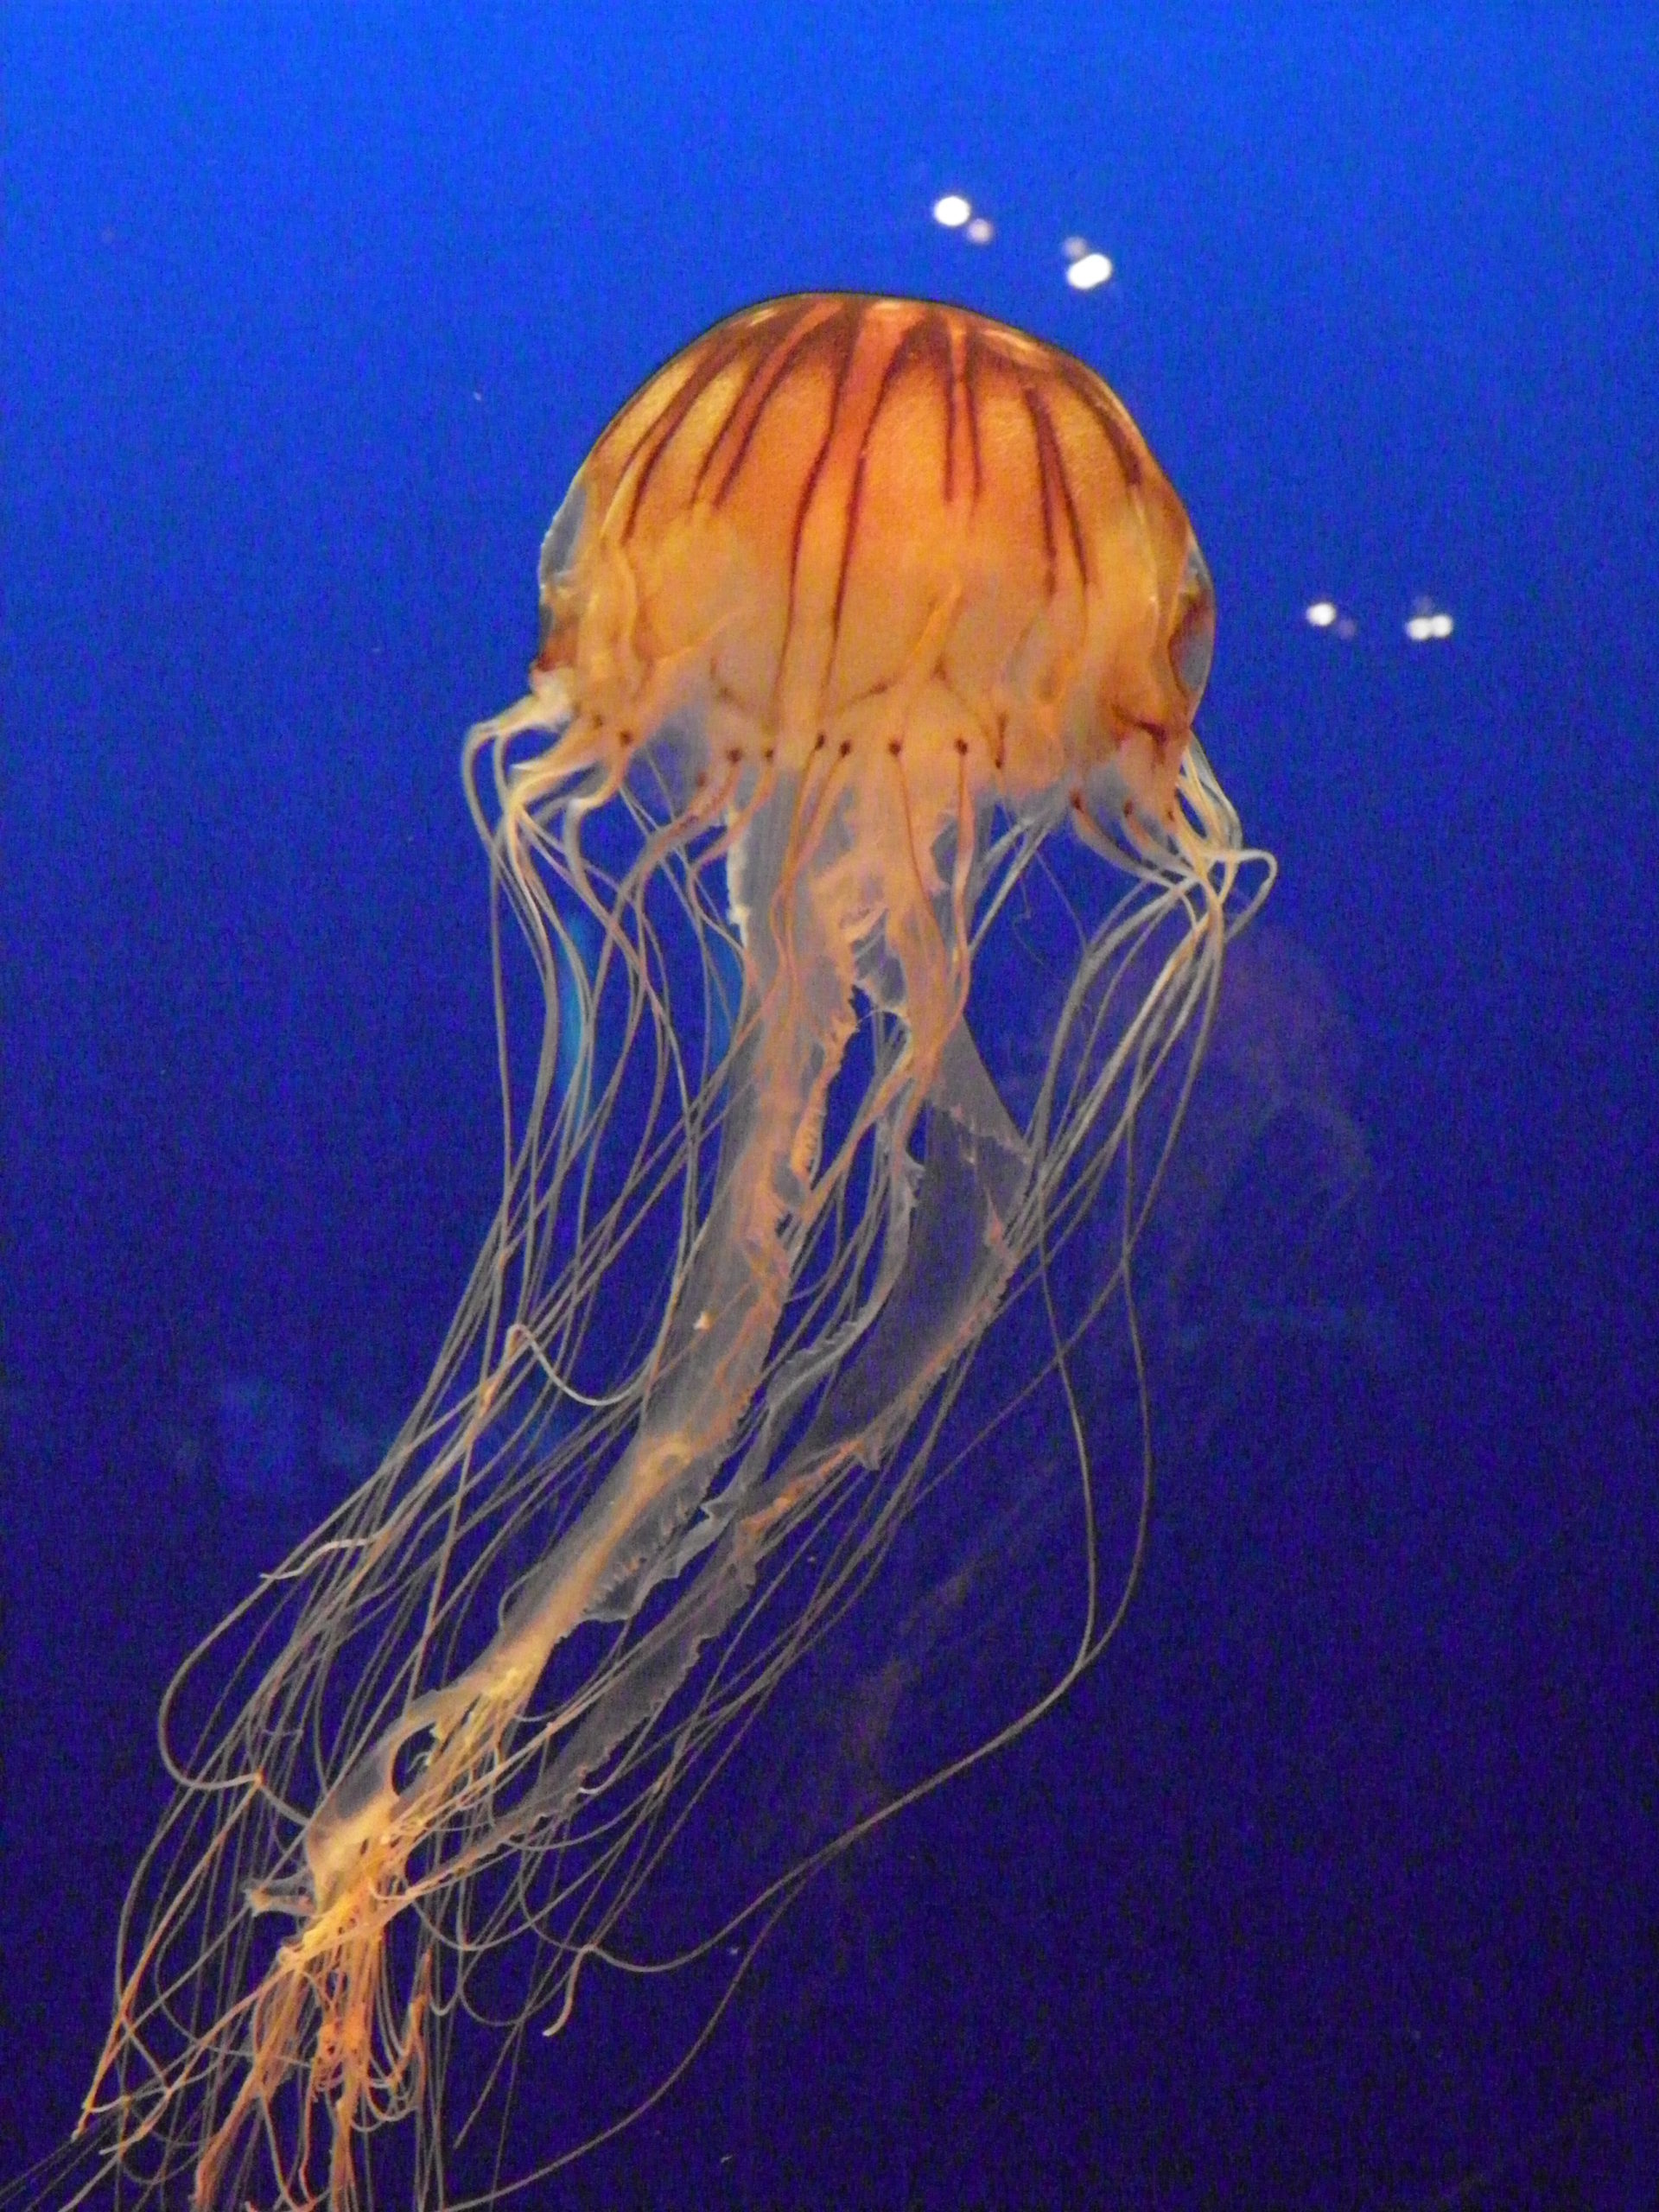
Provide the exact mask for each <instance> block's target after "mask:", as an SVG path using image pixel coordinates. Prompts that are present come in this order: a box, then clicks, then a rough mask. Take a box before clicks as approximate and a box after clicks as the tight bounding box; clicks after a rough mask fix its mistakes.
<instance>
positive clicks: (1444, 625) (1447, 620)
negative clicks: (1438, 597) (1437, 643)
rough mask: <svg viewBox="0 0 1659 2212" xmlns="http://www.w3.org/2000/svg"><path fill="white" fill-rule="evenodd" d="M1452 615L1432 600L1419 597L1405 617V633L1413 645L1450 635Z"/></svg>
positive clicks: (1424, 643)
mask: <svg viewBox="0 0 1659 2212" xmlns="http://www.w3.org/2000/svg"><path fill="white" fill-rule="evenodd" d="M1406 635H1407V637H1408V638H1409V639H1411V642H1412V644H1413V645H1427V644H1429V643H1430V642H1431V640H1436V639H1442V638H1449V637H1450V636H1451V635H1452V617H1451V616H1450V615H1449V614H1448V613H1446V610H1445V608H1444V607H1436V606H1435V605H1434V603H1433V601H1432V600H1427V599H1420V600H1419V601H1417V603H1416V607H1415V608H1414V612H1413V613H1411V614H1410V615H1409V616H1408V618H1407V621H1406Z"/></svg>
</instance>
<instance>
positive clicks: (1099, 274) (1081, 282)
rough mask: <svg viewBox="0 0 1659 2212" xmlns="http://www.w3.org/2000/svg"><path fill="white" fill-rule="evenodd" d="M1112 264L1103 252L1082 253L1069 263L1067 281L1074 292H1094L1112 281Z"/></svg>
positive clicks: (1066, 274)
mask: <svg viewBox="0 0 1659 2212" xmlns="http://www.w3.org/2000/svg"><path fill="white" fill-rule="evenodd" d="M1111 274H1112V264H1111V261H1110V258H1109V256H1107V255H1106V254H1103V253H1093V252H1090V253H1080V254H1079V255H1078V256H1077V259H1076V260H1075V261H1073V262H1071V263H1069V264H1067V267H1066V271H1065V281H1066V283H1068V284H1069V285H1070V286H1071V289H1072V290H1073V291H1074V292H1092V291H1094V290H1095V289H1096V288H1097V287H1098V286H1099V285H1102V284H1104V283H1109V281H1110V278H1111Z"/></svg>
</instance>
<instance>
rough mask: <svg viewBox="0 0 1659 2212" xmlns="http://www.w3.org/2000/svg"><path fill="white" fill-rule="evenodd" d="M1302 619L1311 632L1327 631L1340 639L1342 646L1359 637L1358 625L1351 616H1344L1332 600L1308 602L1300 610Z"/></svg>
mask: <svg viewBox="0 0 1659 2212" xmlns="http://www.w3.org/2000/svg"><path fill="white" fill-rule="evenodd" d="M1302 618H1303V620H1305V621H1306V624H1307V626H1308V627H1309V629H1311V630H1329V631H1330V632H1331V634H1332V637H1335V638H1340V639H1342V641H1343V643H1344V645H1346V644H1347V643H1348V641H1349V640H1350V639H1352V638H1357V636H1358V635H1359V625H1358V623H1357V622H1356V621H1355V620H1354V618H1353V616H1352V615H1351V614H1344V613H1343V611H1342V609H1341V607H1338V605H1337V602H1336V601H1335V600H1334V599H1315V600H1310V601H1309V602H1308V604H1307V605H1306V607H1304V608H1303V609H1302Z"/></svg>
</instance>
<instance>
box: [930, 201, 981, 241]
mask: <svg viewBox="0 0 1659 2212" xmlns="http://www.w3.org/2000/svg"><path fill="white" fill-rule="evenodd" d="M973 213H974V205H973V202H972V200H964V199H963V196H962V194H961V193H959V192H945V193H941V194H940V195H939V197H938V199H937V200H935V201H934V202H933V219H934V221H935V222H936V223H942V224H943V225H944V228H945V229H946V230H947V231H959V230H961V228H962V227H963V224H964V223H967V222H969V221H971V219H972V217H973Z"/></svg>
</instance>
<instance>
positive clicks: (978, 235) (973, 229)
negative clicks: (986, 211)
mask: <svg viewBox="0 0 1659 2212" xmlns="http://www.w3.org/2000/svg"><path fill="white" fill-rule="evenodd" d="M995 236H996V227H995V225H994V224H993V223H992V221H991V219H990V218H989V217H988V215H976V216H975V217H974V219H973V220H972V222H971V223H969V226H968V227H967V229H966V230H965V231H964V232H963V237H964V238H966V239H967V240H968V243H969V245H989V244H990V242H991V240H992V239H993V238H995Z"/></svg>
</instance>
